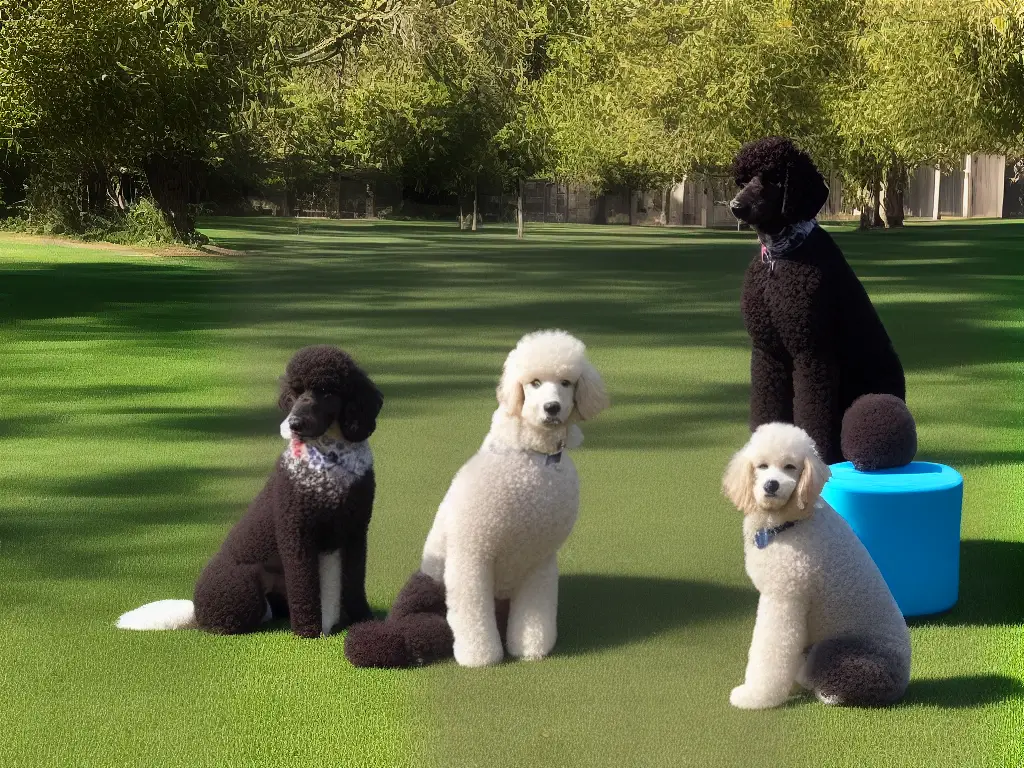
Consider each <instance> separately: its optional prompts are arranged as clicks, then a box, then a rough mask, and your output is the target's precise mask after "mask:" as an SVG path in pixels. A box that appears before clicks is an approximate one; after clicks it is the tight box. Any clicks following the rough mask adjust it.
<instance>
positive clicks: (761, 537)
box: [754, 520, 796, 549]
mask: <svg viewBox="0 0 1024 768" xmlns="http://www.w3.org/2000/svg"><path fill="white" fill-rule="evenodd" d="M794 525H796V523H795V522H794V521H792V520H790V521H789V522H788V523H783V524H782V525H776V526H775V527H774V528H758V529H757V531H755V532H754V546H755V547H757V548H758V549H764V548H765V547H767V546H768V545H769V544H771V543H772V541H773V540H774V539H775V537H776V536H778V535H779V534H780V533H782V532H783V531H785V530H788V529H790V528H792V527H793V526H794Z"/></svg>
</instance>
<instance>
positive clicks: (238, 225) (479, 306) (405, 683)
mask: <svg viewBox="0 0 1024 768" xmlns="http://www.w3.org/2000/svg"><path fill="white" fill-rule="evenodd" d="M206 224H207V226H205V227H204V231H205V232H206V233H207V234H209V235H210V236H211V237H212V238H213V239H214V241H215V242H216V243H218V244H219V245H221V246H226V247H228V248H233V249H237V250H242V251H245V255H243V256H229V257H210V256H198V257H182V256H176V257H167V256H159V257H154V256H152V255H147V254H138V255H132V254H127V253H124V252H121V251H116V250H95V249H89V248H80V247H69V246H65V245H53V244H42V243H33V242H32V241H27V240H25V239H17V240H16V239H11V238H0V272H2V274H0V318H2V321H3V324H2V325H0V353H2V355H3V363H4V367H3V372H4V376H3V378H2V380H0V406H2V407H0V439H2V440H3V441H4V446H3V453H2V455H3V457H4V458H3V460H2V461H0V490H2V493H0V605H2V606H3V607H4V608H5V609H6V611H5V613H6V616H5V621H4V622H3V623H2V624H0V686H2V689H3V702H4V710H5V712H4V718H3V723H4V735H3V738H0V765H4V766H6V765H12V766H13V765H25V766H44V765H46V766H49V765H62V766H63V765H67V766H93V765H95V766H106V765H125V766H140V765H145V766H150V765H152V766H177V765H181V766H185V765H188V766H207V765H209V766H224V765H232V766H234V765H239V766H242V765H260V766H263V765H267V766H272V765H337V766H392V765H394V766H400V765H415V766H434V765H436V766H453V767H456V768H461V767H462V766H488V767H489V766H559V768H561V767H562V766H605V765H607V766H623V765H628V766H634V765H635V766H691V765H692V766H733V765H736V766H740V765H786V766H815V767H817V766H854V765H856V766H860V765H877V766H986V767H987V766H1018V765H1020V764H1021V761H1022V760H1024V752H1022V749H1021V746H1020V744H1021V740H1022V739H1021V733H1022V732H1024V717H1022V702H1024V671H1022V665H1024V653H1022V635H1024V627H1022V623H1024V435H1022V423H1024V383H1022V382H1024V363H1022V360H1024V354H1022V353H1024V277H1022V272H1024V224H1021V223H1008V222H998V223H971V224H964V223H943V224H939V225H917V226H913V227H910V228H908V229H907V230H906V231H903V232H884V233H883V232H878V233H867V234H864V233H854V232H851V231H847V230H843V229H840V230H837V232H836V237H837V239H838V241H839V243H840V245H841V246H842V248H843V249H844V251H845V253H846V254H847V257H848V259H849V260H850V261H851V263H852V264H853V266H854V268H855V269H856V270H857V272H858V274H859V275H860V276H861V279H862V280H863V281H864V282H865V285H866V286H867V288H868V290H869V292H870V293H871V296H872V298H873V300H874V301H875V303H876V305H877V306H878V309H879V311H880V313H881V315H882V317H883V320H884V321H885V323H886V325H887V327H888V329H889V331H890V334H891V335H892V337H893V339H894V341H895V343H896V346H897V349H898V351H899V352H900V355H901V357H902V359H903V362H904V365H905V367H906V369H907V373H908V390H909V401H910V406H911V408H912V409H913V411H914V413H915V415H916V417H917V419H918V425H919V433H920V451H919V458H922V459H931V460H937V461H943V462H946V463H949V464H951V465H953V466H955V467H956V468H958V469H959V470H961V472H962V473H963V474H964V476H965V481H966V491H965V507H964V522H963V538H964V544H963V548H962V575H961V599H960V602H959V603H958V605H957V606H956V608H954V609H953V611H951V612H950V613H948V614H945V615H943V616H939V617H933V618H931V619H927V620H918V621H915V622H913V645H914V671H913V678H914V679H913V681H912V684H911V688H910V691H909V692H908V694H907V697H906V699H905V701H904V702H903V703H901V704H900V705H899V706H897V707H893V708H889V709H882V710H839V709H829V708H826V707H824V706H821V705H819V704H817V703H815V702H813V701H810V700H807V701H798V702H795V703H793V704H791V705H789V706H787V707H785V708H782V709H779V710H775V711H770V712H760V713H750V712H739V711H736V710H733V709H732V708H731V707H730V706H729V704H728V694H729V691H730V689H731V688H732V687H733V686H734V685H736V684H738V683H740V682H741V681H742V675H743V670H744V666H745V663H746V650H747V646H748V643H749V639H750V631H751V628H752V626H753V618H754V610H755V606H756V599H757V596H756V593H755V592H754V590H753V588H752V587H751V586H750V585H749V583H748V582H747V579H746V576H745V574H744V573H743V563H742V551H741V542H740V540H739V522H740V521H739V515H738V513H736V512H735V511H734V510H733V509H731V508H730V507H729V505H728V503H727V502H726V501H725V500H724V499H723V498H722V497H721V494H720V491H719V480H720V477H721V472H722V468H723V467H724V465H725V462H726V461H727V459H728V457H729V455H730V454H731V453H732V452H733V451H734V450H736V449H737V448H738V447H739V446H740V445H742V443H743V441H744V440H745V438H746V436H747V429H746V398H747V392H748V371H747V365H748V353H749V352H748V342H747V338H746V335H745V333H744V331H743V326H742V320H741V317H740V314H739V308H738V303H739V292H740V283H741V277H742V272H743V269H744V267H745V265H746V263H747V261H748V260H749V258H750V257H751V256H752V255H753V253H754V252H755V245H754V241H753V238H752V236H751V235H749V234H745V233H709V232H702V231H680V230H653V229H652V230H641V229H636V228H632V229H630V228H617V227H601V228H597V227H577V226H573V227H559V226H532V227H530V228H529V231H528V235H527V239H526V240H525V241H524V242H517V241H516V240H515V239H514V232H513V231H512V230H509V229H503V228H496V227H486V228H484V229H483V230H482V231H481V232H478V233H475V234H473V233H468V232H467V233H462V232H459V231H458V230H457V228H455V227H453V226H451V225H446V224H437V225H434V224H422V223H377V224H369V223H364V222H344V223H341V222H308V221H303V222H299V223H298V224H296V223H295V222H294V221H282V220H266V219H261V220H241V219H238V220H215V221H210V222H207V223H206ZM552 326H555V327H563V328H566V329H568V330H570V331H572V332H574V333H577V334H578V335H580V336H581V337H582V338H583V339H584V340H585V341H586V342H587V343H588V345H589V348H590V352H591V356H592V359H593V360H594V362H595V363H596V365H597V366H598V368H599V369H600V370H601V372H602V373H603V374H604V376H605V379H606V382H607V384H608V387H609V390H610V392H611V394H612V397H613V401H614V405H613V408H612V409H611V410H610V411H608V412H607V413H605V414H603V415H602V416H601V417H600V418H599V419H597V420H596V421H594V422H593V423H592V424H589V425H586V429H585V433H586V442H585V444H584V446H583V448H581V449H580V450H579V451H577V452H576V453H575V461H576V463H577V466H578V467H579V470H580V474H581V478H582V509H581V515H580V520H579V523H578V524H577V527H576V530H575V531H574V532H573V535H572V537H571V538H570V540H569V542H568V544H567V545H566V547H565V549H564V550H563V553H562V557H561V567H562V572H563V577H562V582H561V599H560V614H559V631H560V637H559V643H558V646H557V649H556V653H555V655H553V656H552V657H551V658H549V659H547V660H545V661H544V662H541V663H506V664H503V665H501V666H499V667H497V668H493V669H486V670H464V669H460V668H459V667H457V666H455V665H454V664H452V663H448V664H443V665H439V666H436V667H431V668H427V669H419V670H408V671H399V672H388V671H367V670H355V669H353V668H351V667H350V666H349V665H348V664H347V662H346V661H345V659H344V656H343V653H342V639H341V638H340V637H333V638H327V639H320V640H300V639H298V638H294V637H292V636H291V635H290V634H289V633H288V632H287V630H286V629H285V628H282V627H277V628H275V629H274V630H273V631H268V632H263V633H260V634H257V635H254V636H250V637H243V638H220V637H211V636H206V635H203V634H201V633H198V632H173V633H137V634H136V633H126V632H119V631H117V630H115V629H114V628H113V622H114V621H115V620H116V617H117V616H118V614H119V613H121V612H122V611H124V610H125V609H127V608H131V607H134V606H136V605H139V604H141V603H143V602H146V601H149V600H153V599H158V598H163V597H188V596H190V594H191V589H192V584H193V582H194V580H195V577H196V576H197V574H198V572H199V570H200V569H201V567H202V565H203V564H204V562H205V560H206V558H207V557H209V555H210V554H212V553H213V552H214V551H215V550H216V548H217V546H218V545H219V543H220V540H221V539H222V537H223V535H224V533H225V532H226V530H227V529H228V527H229V526H230V525H231V523H232V521H234V520H236V519H237V518H238V516H239V515H240V514H241V513H242V511H243V510H244V507H245V505H246V503H247V502H248V501H249V499H250V498H251V497H252V496H253V495H254V494H255V493H256V492H257V491H258V490H259V488H260V486H261V484H262V483H263V481H264V478H265V476H266V474H267V472H268V471H269V469H270V467H271V465H272V463H273V461H274V458H275V456H276V454H277V453H278V452H279V451H280V450H281V447H282V446H281V440H280V438H279V437H278V436H277V425H278V423H279V420H280V417H279V415H278V414H277V412H276V411H275V409H274V402H275V397H276V379H277V377H278V376H279V375H280V373H281V371H282V369H283V366H284V363H285V362H286V361H287V359H288V357H289V356H290V354H291V353H292V352H293V351H294V350H295V349H297V348H298V347H300V346H303V345H305V344H309V343H317V342H329V343H336V344H339V345H341V346H343V347H345V348H346V349H348V350H349V351H351V352H352V353H353V354H354V355H355V356H356V358H357V359H358V360H359V361H360V362H361V363H362V364H363V365H364V366H365V367H366V368H367V369H368V370H369V372H370V373H371V375H372V376H373V377H374V379H375V380H376V381H377V382H378V384H379V385H380V387H381V389H382V390H383V392H384V394H385V398H386V402H385V406H384V411H383V413H382V415H381V420H380V426H379V429H378V431H377V433H376V434H375V435H374V436H373V438H372V444H373V447H374V453H375V456H376V461H377V478H378V496H377V503H376V506H375V514H374V521H373V524H372V526H371V537H370V560H369V574H368V588H369V593H370V598H371V602H372V603H373V604H374V606H375V607H376V608H377V609H379V610H380V611H381V612H383V611H385V610H386V609H387V607H388V605H389V604H390V602H391V600H392V599H393V597H394V595H395V593H396V592H397V590H398V589H399V588H400V587H401V585H402V583H403V582H404V580H405V578H406V577H407V576H408V574H409V573H410V572H411V571H412V570H413V569H415V568H416V566H417V565H418V559H419V552H420V548H421V546H422V541H423V537H424V536H425V534H426V532H427V530H428V528H429V526H430V523H431V521H432V518H433V514H434V511H435V509H436V506H437V503H438V502H439V500H440V499H441V496H442V495H443V493H444V491H445V489H446V488H447V485H448V482H449V481H450V479H451V476H452V474H453V473H454V472H455V471H456V470H457V469H458V468H459V466H460V465H461V464H462V462H463V461H464V460H465V459H466V458H467V457H468V456H469V455H471V454H472V452H473V451H475V450H476V448H477V447H478V445H479V443H480V441H481V439H482V437H483V435H484V433H485V431H486V429H487V425H488V420H489V416H490V413H491V411H492V409H493V407H494V399H493V398H494V385H495V383H496V380H497V376H498V372H499V370H500V366H501V363H502V361H503V359H504V356H505V354H506V353H507V351H508V349H509V348H510V347H511V346H512V345H513V344H514V343H515V341H516V340H517V339H518V337H519V336H520V335H521V334H522V333H524V332H526V331H530V330H534V329H536V328H542V327H552Z"/></svg>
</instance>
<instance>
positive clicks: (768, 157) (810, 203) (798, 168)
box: [731, 136, 828, 233]
mask: <svg viewBox="0 0 1024 768" xmlns="http://www.w3.org/2000/svg"><path fill="white" fill-rule="evenodd" d="M732 175H733V178H734V179H735V180H736V184H737V185H739V186H741V187H744V189H741V190H740V192H739V193H737V195H736V197H735V199H734V200H733V202H732V204H731V207H732V210H733V213H734V214H735V215H736V216H737V218H739V219H741V220H743V221H746V222H747V223H748V224H751V225H752V226H753V227H754V228H755V229H757V230H759V231H763V232H769V233H775V232H778V231H779V230H781V229H782V228H783V227H785V226H787V225H789V224H795V223H797V222H799V221H806V220H808V219H813V218H814V217H815V216H817V215H818V211H820V210H821V207H822V206H823V205H824V204H825V201H826V200H828V187H827V186H826V185H825V181H824V179H822V177H821V174H820V173H819V172H818V169H817V167H816V166H815V165H814V161H813V160H811V157H810V155H808V154H807V153H806V152H804V151H803V150H801V149H799V148H798V147H797V146H796V145H795V144H794V143H793V142H792V141H791V140H789V139H787V138H785V137H783V136H769V137H767V138H764V139H760V140H758V141H752V142H750V143H749V144H745V145H744V146H743V147H741V148H740V151H739V153H738V154H737V155H736V159H735V160H734V161H733V166H732Z"/></svg>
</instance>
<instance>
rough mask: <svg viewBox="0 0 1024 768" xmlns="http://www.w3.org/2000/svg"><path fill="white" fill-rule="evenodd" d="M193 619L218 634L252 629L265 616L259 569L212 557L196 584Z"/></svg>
mask: <svg viewBox="0 0 1024 768" xmlns="http://www.w3.org/2000/svg"><path fill="white" fill-rule="evenodd" d="M194 603H195V610H196V622H197V623H198V624H199V627H200V629H205V630H206V631H207V632H214V633H216V634H219V635H237V634H242V633H245V632H252V631H254V630H256V629H257V628H259V626H260V624H262V623H263V621H264V620H265V619H266V618H267V615H268V603H267V598H266V597H265V595H264V590H263V585H262V581H261V579H260V569H259V566H256V565H238V564H235V563H231V562H228V561H227V560H225V559H223V558H220V557H215V558H214V559H213V560H211V561H210V563H209V564H208V565H207V566H206V568H205V569H204V570H203V573H202V575H201V576H200V577H199V581H198V582H197V583H196V590H195V596H194Z"/></svg>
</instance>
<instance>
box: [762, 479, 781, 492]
mask: <svg viewBox="0 0 1024 768" xmlns="http://www.w3.org/2000/svg"><path fill="white" fill-rule="evenodd" d="M777 490H779V481H778V480H769V481H768V482H766V483H765V484H764V492H765V493H775V492H776V491H777Z"/></svg>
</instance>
